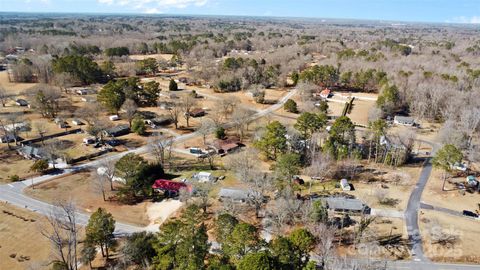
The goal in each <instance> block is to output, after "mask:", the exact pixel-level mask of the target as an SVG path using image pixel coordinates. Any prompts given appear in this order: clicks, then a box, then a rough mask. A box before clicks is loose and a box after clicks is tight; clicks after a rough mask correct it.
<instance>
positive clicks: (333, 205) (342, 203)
mask: <svg viewBox="0 0 480 270" xmlns="http://www.w3.org/2000/svg"><path fill="white" fill-rule="evenodd" d="M325 202H326V203H327V206H328V208H329V209H332V210H343V211H362V210H364V209H365V208H366V207H367V206H366V205H365V204H364V203H363V202H362V201H360V200H357V199H349V198H345V197H327V198H325Z"/></svg>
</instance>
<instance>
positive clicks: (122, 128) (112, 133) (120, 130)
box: [103, 125, 130, 137]
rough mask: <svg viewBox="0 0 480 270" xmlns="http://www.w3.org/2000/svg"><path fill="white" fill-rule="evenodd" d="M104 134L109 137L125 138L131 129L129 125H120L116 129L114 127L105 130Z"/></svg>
mask: <svg viewBox="0 0 480 270" xmlns="http://www.w3.org/2000/svg"><path fill="white" fill-rule="evenodd" d="M103 133H104V135H105V136H107V137H118V136H123V135H127V134H128V133H130V127H129V126H128V125H118V126H116V127H112V128H109V129H107V130H104V131H103Z"/></svg>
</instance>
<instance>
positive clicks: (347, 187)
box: [340, 178, 351, 191]
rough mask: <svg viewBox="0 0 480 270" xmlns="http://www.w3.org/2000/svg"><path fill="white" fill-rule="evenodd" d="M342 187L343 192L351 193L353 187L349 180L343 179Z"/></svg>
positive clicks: (341, 181)
mask: <svg viewBox="0 0 480 270" xmlns="http://www.w3.org/2000/svg"><path fill="white" fill-rule="evenodd" d="M340 186H341V187H342V190H343V191H350V190H351V187H350V184H349V183H348V181H347V179H345V178H344V179H342V180H340Z"/></svg>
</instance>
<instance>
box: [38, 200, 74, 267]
mask: <svg viewBox="0 0 480 270" xmlns="http://www.w3.org/2000/svg"><path fill="white" fill-rule="evenodd" d="M46 223H47V225H46V226H43V227H42V228H41V229H40V230H41V234H42V235H43V236H44V237H46V238H47V239H48V240H49V241H50V243H51V245H52V249H51V250H52V252H53V256H54V257H55V260H57V261H60V262H62V264H63V265H65V267H67V269H69V270H76V269H77V266H78V263H77V258H78V256H77V243H78V235H79V228H78V227H77V213H76V207H75V205H74V204H73V203H72V202H57V203H55V205H54V206H53V209H52V211H51V213H50V214H49V215H48V217H47V221H46Z"/></svg>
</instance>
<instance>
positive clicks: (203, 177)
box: [193, 172, 216, 183]
mask: <svg viewBox="0 0 480 270" xmlns="http://www.w3.org/2000/svg"><path fill="white" fill-rule="evenodd" d="M193 178H194V179H196V180H197V181H198V182H200V183H208V182H213V181H214V180H215V179H216V177H215V176H213V175H212V174H211V173H209V172H199V173H196V174H195V175H193Z"/></svg>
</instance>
